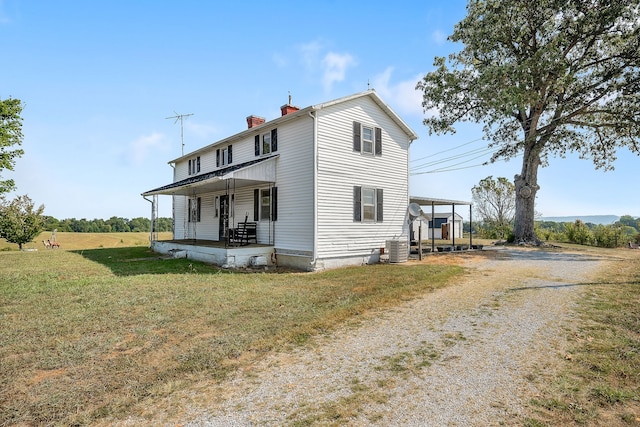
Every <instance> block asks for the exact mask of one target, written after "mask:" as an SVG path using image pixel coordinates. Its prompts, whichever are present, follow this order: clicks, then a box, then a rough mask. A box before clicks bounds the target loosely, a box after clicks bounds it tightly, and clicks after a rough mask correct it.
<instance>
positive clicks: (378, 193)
mask: <svg viewBox="0 0 640 427" xmlns="http://www.w3.org/2000/svg"><path fill="white" fill-rule="evenodd" d="M382 194H383V191H382V188H370V187H359V186H357V187H353V220H354V221H355V222H382V219H383V196H382Z"/></svg>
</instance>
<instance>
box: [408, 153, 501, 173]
mask: <svg viewBox="0 0 640 427" xmlns="http://www.w3.org/2000/svg"><path fill="white" fill-rule="evenodd" d="M479 157H481V156H479ZM471 160H474V159H470V160H469V161H471ZM507 160H508V159H500V160H496V161H495V162H506V161H507ZM495 162H494V163H495ZM462 163H466V162H461V163H459V164H462ZM486 165H487V162H484V163H478V164H475V165H469V166H463V167H459V168H450V167H443V168H440V169H433V170H430V171H425V172H410V173H409V175H425V174H428V173H441V172H453V171H458V170H463V169H471V168H477V167H478V166H486ZM451 166H456V165H451Z"/></svg>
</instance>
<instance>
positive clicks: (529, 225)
mask: <svg viewBox="0 0 640 427" xmlns="http://www.w3.org/2000/svg"><path fill="white" fill-rule="evenodd" d="M539 166H540V156H539V155H538V153H537V151H535V150H534V149H533V147H531V146H530V145H527V147H526V148H525V150H524V157H523V159H522V173H521V174H520V175H516V176H515V177H514V184H515V187H516V216H515V221H514V226H513V234H514V236H515V239H516V242H518V243H530V244H536V245H538V244H540V240H539V239H538V237H537V236H536V233H535V230H534V221H535V201H536V193H537V192H538V190H539V189H540V187H539V186H538V167H539Z"/></svg>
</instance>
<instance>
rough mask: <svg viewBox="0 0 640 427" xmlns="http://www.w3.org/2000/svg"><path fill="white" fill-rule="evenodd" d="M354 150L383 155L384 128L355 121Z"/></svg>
mask: <svg viewBox="0 0 640 427" xmlns="http://www.w3.org/2000/svg"><path fill="white" fill-rule="evenodd" d="M353 151H357V152H358V153H362V154H368V155H374V156H382V129H381V128H377V127H373V126H365V125H362V124H361V123H360V122H353Z"/></svg>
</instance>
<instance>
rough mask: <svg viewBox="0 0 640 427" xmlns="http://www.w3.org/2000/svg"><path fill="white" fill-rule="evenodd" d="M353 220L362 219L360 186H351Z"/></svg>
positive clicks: (358, 220)
mask: <svg viewBox="0 0 640 427" xmlns="http://www.w3.org/2000/svg"><path fill="white" fill-rule="evenodd" d="M353 220H354V221H356V222H360V221H362V187H358V186H354V187H353Z"/></svg>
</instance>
